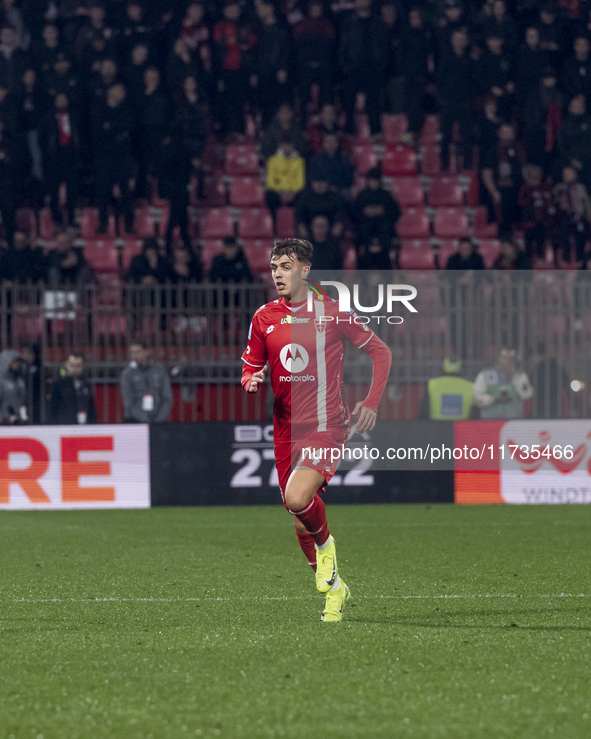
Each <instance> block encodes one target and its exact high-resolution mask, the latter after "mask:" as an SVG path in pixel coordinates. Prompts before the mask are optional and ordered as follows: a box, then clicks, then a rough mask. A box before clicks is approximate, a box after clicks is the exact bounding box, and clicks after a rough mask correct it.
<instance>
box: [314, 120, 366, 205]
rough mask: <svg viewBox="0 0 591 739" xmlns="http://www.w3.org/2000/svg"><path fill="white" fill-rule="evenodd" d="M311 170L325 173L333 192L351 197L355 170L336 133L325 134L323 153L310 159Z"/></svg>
mask: <svg viewBox="0 0 591 739" xmlns="http://www.w3.org/2000/svg"><path fill="white" fill-rule="evenodd" d="M309 168H310V170H311V171H314V170H316V171H318V170H322V171H323V172H325V173H326V176H327V178H328V184H329V185H330V188H331V190H335V192H338V193H340V194H341V195H342V196H343V197H345V198H348V197H349V196H350V190H351V185H352V184H353V173H354V171H355V170H354V167H353V164H352V163H351V160H350V159H349V157H348V156H347V155H346V154H344V153H343V151H342V149H341V147H340V142H339V137H338V135H337V134H336V133H326V134H324V138H323V140H322V152H321V153H319V154H314V155H313V156H312V157H311V158H310V163H309Z"/></svg>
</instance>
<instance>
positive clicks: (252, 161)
mask: <svg viewBox="0 0 591 739" xmlns="http://www.w3.org/2000/svg"><path fill="white" fill-rule="evenodd" d="M224 171H225V173H226V174H228V175H258V174H259V157H258V154H257V150H256V146H255V145H254V144H229V145H228V147H227V149H226V161H225V164H224Z"/></svg>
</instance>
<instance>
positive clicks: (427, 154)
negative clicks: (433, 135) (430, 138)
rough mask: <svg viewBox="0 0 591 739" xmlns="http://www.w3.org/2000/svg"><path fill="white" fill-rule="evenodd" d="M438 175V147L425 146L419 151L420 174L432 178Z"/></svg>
mask: <svg viewBox="0 0 591 739" xmlns="http://www.w3.org/2000/svg"><path fill="white" fill-rule="evenodd" d="M440 173H441V159H440V156H439V146H425V147H424V148H423V149H422V151H421V174H424V175H427V176H429V177H433V176H434V175H438V174H440Z"/></svg>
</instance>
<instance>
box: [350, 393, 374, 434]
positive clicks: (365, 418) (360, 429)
mask: <svg viewBox="0 0 591 739" xmlns="http://www.w3.org/2000/svg"><path fill="white" fill-rule="evenodd" d="M357 414H359V418H358V419H357V426H356V427H355V431H356V433H358V434H364V433H365V432H366V431H371V430H372V429H373V428H374V426H375V425H376V418H377V417H378V414H377V413H376V412H375V411H372V409H371V408H365V407H364V406H363V405H362V401H359V403H357V405H356V406H355V408H354V409H353V414H352V415H353V418H355V416H356V415H357Z"/></svg>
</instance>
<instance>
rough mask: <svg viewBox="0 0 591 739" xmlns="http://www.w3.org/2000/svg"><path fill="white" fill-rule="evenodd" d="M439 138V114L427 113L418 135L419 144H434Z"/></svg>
mask: <svg viewBox="0 0 591 739" xmlns="http://www.w3.org/2000/svg"><path fill="white" fill-rule="evenodd" d="M438 140H439V116H436V115H428V116H427V117H426V118H425V122H424V123H423V128H422V129H421V135H420V136H419V144H420V145H421V146H429V144H436V143H437V142H438Z"/></svg>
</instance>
